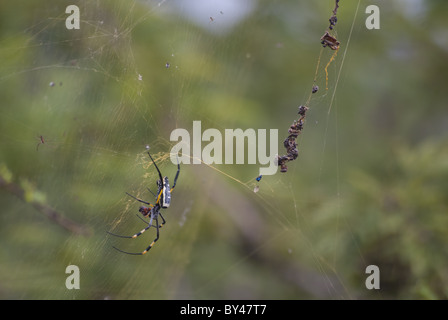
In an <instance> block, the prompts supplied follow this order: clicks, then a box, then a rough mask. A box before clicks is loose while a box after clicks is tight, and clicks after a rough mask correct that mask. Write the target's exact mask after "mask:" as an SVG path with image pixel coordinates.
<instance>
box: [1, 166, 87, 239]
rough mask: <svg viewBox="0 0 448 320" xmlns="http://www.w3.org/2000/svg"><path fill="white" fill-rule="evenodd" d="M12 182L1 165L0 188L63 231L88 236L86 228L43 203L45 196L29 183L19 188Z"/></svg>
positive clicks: (8, 172)
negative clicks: (31, 207)
mask: <svg viewBox="0 0 448 320" xmlns="http://www.w3.org/2000/svg"><path fill="white" fill-rule="evenodd" d="M11 180H12V174H11V173H10V171H9V170H8V169H7V168H6V166H4V165H2V166H1V167H0V188H1V189H4V190H6V191H8V192H9V193H11V194H13V195H15V196H16V197H18V198H19V199H21V200H23V201H25V202H27V203H29V204H31V205H32V206H33V207H34V208H36V209H37V210H38V211H40V212H41V213H43V214H44V215H45V216H46V217H47V218H48V219H50V220H51V221H53V222H54V223H56V224H58V225H59V226H61V227H63V228H64V229H66V230H68V231H70V232H72V233H75V234H79V235H89V234H90V232H89V230H88V228H87V227H86V226H83V225H81V224H79V223H77V222H74V221H72V220H70V219H68V218H66V217H64V216H63V215H62V214H61V213H59V212H58V211H56V210H55V209H53V208H51V207H49V206H48V205H46V204H45V203H44V199H45V195H43V194H42V193H40V192H38V191H35V190H32V187H31V186H30V183H29V182H27V181H23V183H22V185H21V186H19V185H17V184H15V183H14V182H12V181H11Z"/></svg>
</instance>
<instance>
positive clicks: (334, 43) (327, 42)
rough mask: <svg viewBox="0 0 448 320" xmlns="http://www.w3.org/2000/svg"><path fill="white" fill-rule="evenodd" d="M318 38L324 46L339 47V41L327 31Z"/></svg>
mask: <svg viewBox="0 0 448 320" xmlns="http://www.w3.org/2000/svg"><path fill="white" fill-rule="evenodd" d="M320 40H321V44H322V46H323V47H324V48H325V47H327V46H328V47H330V49H331V50H338V49H339V45H340V42H339V41H338V40H337V39H336V38H335V37H333V36H332V35H330V33H329V32H328V31H325V33H324V35H323V36H322V38H320Z"/></svg>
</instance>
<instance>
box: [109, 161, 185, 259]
mask: <svg viewBox="0 0 448 320" xmlns="http://www.w3.org/2000/svg"><path fill="white" fill-rule="evenodd" d="M148 155H149V158H150V159H151V161H152V163H153V164H154V166H155V167H156V170H157V172H158V174H159V179H158V180H157V182H156V183H157V193H156V194H155V193H153V192H152V191H151V190H150V189H149V188H148V191H149V192H151V193H152V194H153V195H154V198H155V203H154V204H151V203H150V202H147V201H144V200H142V199H139V198H137V197H135V196H133V195H131V194H129V193H127V192H126V194H127V195H128V196H130V197H131V198H133V199H135V200H137V201H138V202H141V203H143V204H145V205H147V206H141V207H140V209H139V210H138V211H139V212H140V213H141V214H142V215H143V217H149V222H148V221H146V220H145V219H143V218H141V217H140V216H139V218H140V219H141V220H143V221H144V222H145V223H147V224H148V226H147V227H146V228H144V229H143V230H141V231H140V232H137V233H136V234H134V235H133V236H122V235H118V234H115V233H112V232H109V231H108V232H107V233H108V234H110V235H112V236H115V237H119V238H126V239H135V238H137V237H138V236H140V235H141V234H143V232H145V231H146V230H148V229H149V228H151V227H153V228H156V232H157V233H156V238H155V239H154V240H153V241H152V242H151V244H150V245H149V246H148V247H147V248H146V249H145V250H144V251H142V252H127V251H123V250H121V249H118V248H117V247H113V248H114V249H115V250H117V251H120V252H122V253H126V254H131V255H144V254H145V253H147V252H148V251H149V250H150V249H151V248H152V247H153V246H154V244H155V243H156V242H157V240H159V229H160V228H162V226H163V225H164V224H165V223H166V220H165V218H164V217H163V215H162V213H161V212H160V211H161V209H167V208H168V207H169V206H170V204H171V193H172V192H173V190H174V187H176V182H177V178H178V177H179V173H180V165H179V159H178V161H177V173H176V176H175V178H174V182H173V186H172V187H171V188H170V184H169V180H168V177H162V174H161V172H160V170H159V167H157V164H156V163H155V162H154V159H153V158H152V156H151V154H150V153H149V152H148ZM159 217H160V218H161V219H162V223H160V224H159ZM153 221H155V223H156V224H155V225H153Z"/></svg>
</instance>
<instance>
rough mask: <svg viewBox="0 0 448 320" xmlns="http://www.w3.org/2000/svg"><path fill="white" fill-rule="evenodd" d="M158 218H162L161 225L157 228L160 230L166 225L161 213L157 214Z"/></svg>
mask: <svg viewBox="0 0 448 320" xmlns="http://www.w3.org/2000/svg"><path fill="white" fill-rule="evenodd" d="M159 216H160V218H162V223H161V224H160V226H159V229H160V228H162V227H163V225H164V224H165V223H166V220H165V218H164V217H163V216H162V213H161V212H159Z"/></svg>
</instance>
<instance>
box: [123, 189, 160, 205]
mask: <svg viewBox="0 0 448 320" xmlns="http://www.w3.org/2000/svg"><path fill="white" fill-rule="evenodd" d="M126 194H127V195H128V196H130V197H131V198H134V199H135V200H137V201H138V202H141V203H144V204H147V205H148V206H151V207H154V205H153V204H151V203H149V202H146V201H143V200H142V199H139V198H136V197H134V196H133V195H132V194H129V193H127V192H126Z"/></svg>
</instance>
